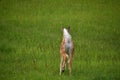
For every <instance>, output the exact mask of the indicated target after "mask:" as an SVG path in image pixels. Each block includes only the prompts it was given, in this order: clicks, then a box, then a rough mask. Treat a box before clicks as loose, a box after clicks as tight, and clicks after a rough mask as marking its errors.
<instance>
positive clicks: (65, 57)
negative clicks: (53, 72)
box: [60, 27, 74, 75]
mask: <svg viewBox="0 0 120 80" xmlns="http://www.w3.org/2000/svg"><path fill="white" fill-rule="evenodd" d="M73 54H74V45H73V41H72V37H71V35H70V27H68V28H63V39H62V43H61V46H60V75H61V74H62V72H64V70H65V69H66V64H67V63H68V69H69V74H70V75H71V71H72V58H73Z"/></svg>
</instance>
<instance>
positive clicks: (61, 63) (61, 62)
mask: <svg viewBox="0 0 120 80" xmlns="http://www.w3.org/2000/svg"><path fill="white" fill-rule="evenodd" d="M62 66H63V56H61V59H60V75H61V74H62Z"/></svg>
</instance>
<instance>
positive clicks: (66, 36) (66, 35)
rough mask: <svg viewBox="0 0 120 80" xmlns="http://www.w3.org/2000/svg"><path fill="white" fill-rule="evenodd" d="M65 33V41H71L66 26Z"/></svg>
mask: <svg viewBox="0 0 120 80" xmlns="http://www.w3.org/2000/svg"><path fill="white" fill-rule="evenodd" d="M63 34H64V38H65V42H69V41H71V35H70V34H69V33H68V31H67V29H66V28H64V30H63Z"/></svg>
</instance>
